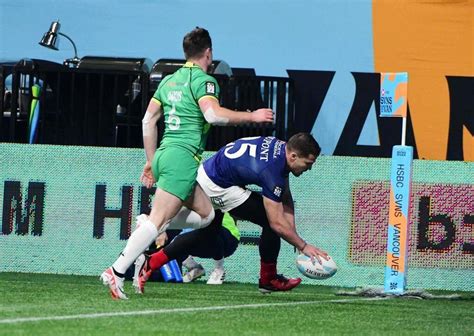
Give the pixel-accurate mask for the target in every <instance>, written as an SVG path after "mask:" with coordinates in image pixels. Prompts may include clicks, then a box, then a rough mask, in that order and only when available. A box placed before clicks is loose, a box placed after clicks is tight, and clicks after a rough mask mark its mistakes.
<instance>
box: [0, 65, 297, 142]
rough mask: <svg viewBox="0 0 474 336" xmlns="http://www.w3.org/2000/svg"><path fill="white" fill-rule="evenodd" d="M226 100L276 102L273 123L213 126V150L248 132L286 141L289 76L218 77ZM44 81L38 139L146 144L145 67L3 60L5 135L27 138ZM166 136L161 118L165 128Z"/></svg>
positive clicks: (148, 92) (234, 103) (239, 105)
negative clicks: (34, 88) (34, 98)
mask: <svg viewBox="0 0 474 336" xmlns="http://www.w3.org/2000/svg"><path fill="white" fill-rule="evenodd" d="M215 77H216V79H217V80H218V82H219V85H220V88H221V101H220V103H221V105H222V106H225V107H227V108H230V109H233V110H243V111H245V110H247V109H250V110H254V109H257V108H260V107H271V108H272V109H273V110H274V111H275V117H276V120H275V123H274V124H268V125H259V126H257V125H242V126H231V127H212V128H211V131H210V134H209V136H208V145H207V148H206V149H207V150H217V149H218V148H220V147H221V146H223V145H225V144H226V143H228V142H231V141H234V140H235V139H237V138H240V137H244V136H256V135H275V136H277V137H279V138H281V139H286V138H287V135H288V134H289V131H291V128H292V122H293V115H294V102H293V85H292V82H291V79H289V78H280V77H262V76H236V77H228V76H225V75H215ZM34 84H39V85H40V86H41V87H42V90H41V94H40V97H39V103H40V114H39V122H38V128H37V136H36V139H35V143H42V144H59V145H86V146H107V147H141V146H142V132H141V119H142V116H143V114H144V112H145V110H146V107H147V105H148V102H149V99H150V98H151V97H152V95H153V93H154V92H153V90H152V89H150V87H156V85H155V84H156V83H150V79H149V73H148V72H147V71H141V70H113V69H112V70H110V69H80V68H77V69H71V68H68V67H65V66H63V65H61V64H57V63H52V62H48V61H43V60H22V61H20V62H18V63H16V64H13V63H8V64H1V63H0V92H2V95H1V97H0V108H1V111H2V118H0V131H1V133H0V141H3V142H18V143H27V142H28V132H29V130H28V127H29V122H28V119H29V114H30V105H31V102H32V93H31V92H32V90H31V89H32V86H33V85H34ZM159 130H160V133H159V136H160V137H161V136H162V131H163V123H162V122H161V125H160V127H159Z"/></svg>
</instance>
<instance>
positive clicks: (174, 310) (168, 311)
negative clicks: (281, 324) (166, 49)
mask: <svg viewBox="0 0 474 336" xmlns="http://www.w3.org/2000/svg"><path fill="white" fill-rule="evenodd" d="M385 299H386V298H361V299H338V300H324V301H299V302H278V303H255V304H243V305H235V306H213V307H190V308H171V309H154V310H138V311H127V312H109V313H95V314H77V315H62V316H42V317H18V318H11V319H3V320H0V324H12V323H23V322H38V321H61V320H75V319H94V318H101V317H116V316H138V315H158V314H171V313H189V312H200V311H212V310H229V309H242V308H265V307H278V306H299V305H307V304H324V303H351V302H358V301H377V300H385Z"/></svg>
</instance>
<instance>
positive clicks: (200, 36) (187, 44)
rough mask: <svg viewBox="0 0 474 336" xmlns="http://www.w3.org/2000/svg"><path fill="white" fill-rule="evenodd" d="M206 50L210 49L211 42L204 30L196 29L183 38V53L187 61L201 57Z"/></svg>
mask: <svg viewBox="0 0 474 336" xmlns="http://www.w3.org/2000/svg"><path fill="white" fill-rule="evenodd" d="M207 48H212V40H211V36H210V35H209V32H208V31H207V30H206V29H204V28H200V27H196V28H194V29H193V30H191V31H190V32H189V33H187V34H186V36H184V39H183V51H184V56H185V57H186V59H187V60H188V59H190V58H195V57H200V56H202V54H203V53H204V51H206V49H207Z"/></svg>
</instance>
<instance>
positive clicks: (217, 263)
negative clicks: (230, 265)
mask: <svg viewBox="0 0 474 336" xmlns="http://www.w3.org/2000/svg"><path fill="white" fill-rule="evenodd" d="M214 264H215V266H216V267H215V268H220V269H224V258H222V259H219V260H214Z"/></svg>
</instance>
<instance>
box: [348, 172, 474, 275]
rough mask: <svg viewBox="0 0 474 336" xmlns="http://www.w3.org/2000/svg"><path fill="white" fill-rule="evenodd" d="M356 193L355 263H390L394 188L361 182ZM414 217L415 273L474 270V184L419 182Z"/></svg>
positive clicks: (411, 260)
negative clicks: (388, 251) (389, 221)
mask: <svg viewBox="0 0 474 336" xmlns="http://www.w3.org/2000/svg"><path fill="white" fill-rule="evenodd" d="M415 176H416V175H415ZM414 178H415V179H416V177H414ZM352 194H353V203H352V207H353V217H352V230H351V231H352V233H353V234H352V237H351V242H350V260H351V262H352V263H353V264H355V265H382V264H385V261H386V248H387V244H386V242H387V214H388V213H389V204H390V203H389V200H390V184H389V183H388V182H387V181H355V182H354V185H353V191H352ZM408 213H409V214H410V216H409V222H410V223H411V225H410V230H409V232H408V267H409V268H410V270H411V269H413V268H414V267H423V268H431V269H446V270H450V271H453V270H462V269H471V270H472V269H473V268H474V185H473V184H457V183H419V182H413V183H412V192H411V202H410V210H409V211H408ZM410 272H411V271H410Z"/></svg>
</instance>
